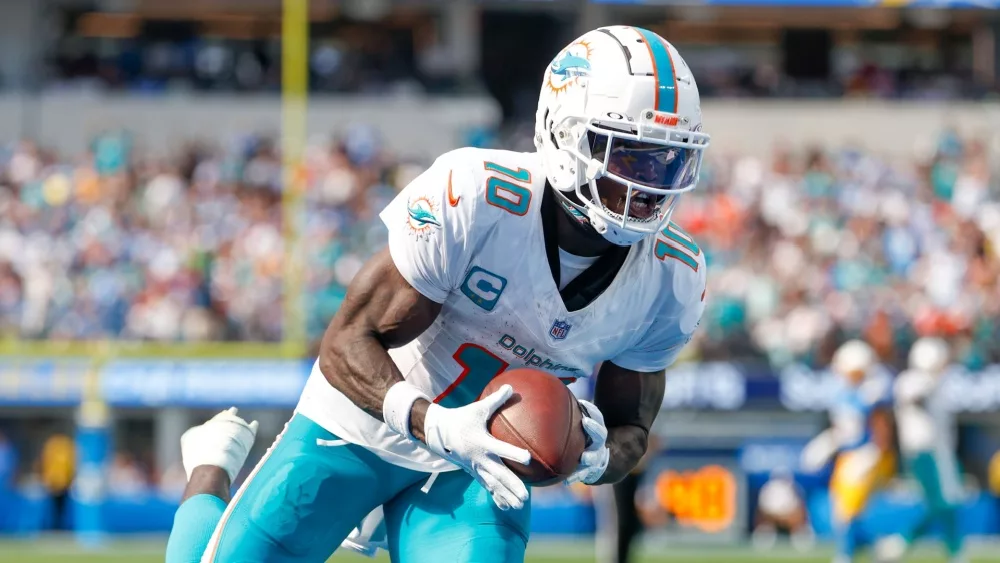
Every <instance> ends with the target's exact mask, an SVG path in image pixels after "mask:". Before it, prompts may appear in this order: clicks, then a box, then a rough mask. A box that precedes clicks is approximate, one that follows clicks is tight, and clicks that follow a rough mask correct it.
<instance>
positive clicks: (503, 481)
mask: <svg viewBox="0 0 1000 563" xmlns="http://www.w3.org/2000/svg"><path fill="white" fill-rule="evenodd" d="M513 393H514V389H513V388H512V387H511V386H510V385H504V386H503V387H501V388H500V389H498V390H497V391H496V392H494V393H493V394H492V395H490V396H488V397H486V398H484V399H481V400H479V401H476V402H475V403H471V404H469V405H466V406H464V407H458V408H453V409H449V408H445V407H442V406H440V405H436V404H431V405H430V407H428V409H427V415H426V416H425V418H424V436H425V440H426V443H427V447H429V448H430V449H431V451H433V452H434V453H436V454H438V455H440V456H441V457H443V458H445V459H447V460H449V461H451V462H452V463H454V464H456V465H458V466H460V467H462V468H463V469H465V470H466V471H468V472H469V473H470V474H471V475H472V476H473V477H475V479H476V481H478V482H479V484H480V485H482V486H483V487H484V488H485V489H486V490H487V491H489V492H490V494H491V495H493V502H495V503H496V505H497V506H498V507H500V508H501V509H502V510H508V509H511V508H513V509H519V508H522V507H523V506H524V503H525V502H526V501H527V500H528V488H527V487H526V486H525V485H524V483H523V482H522V481H521V479H519V478H518V477H517V475H514V472H512V471H511V470H510V469H508V468H507V466H506V465H504V464H503V461H502V460H501V459H500V458H504V459H509V460H511V461H515V462H517V463H520V464H522V465H527V464H528V463H529V462H530V461H531V454H530V453H528V450H525V449H523V448H519V447H517V446H514V445H511V444H508V443H507V442H503V441H501V440H498V439H496V438H494V437H493V435H492V434H490V432H489V430H488V429H487V426H486V422H487V421H488V420H489V419H490V417H491V416H493V413H494V412H496V410H497V409H499V408H500V407H501V406H503V404H504V403H506V402H507V400H508V399H510V397H511V395H513Z"/></svg>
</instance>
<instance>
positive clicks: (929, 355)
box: [909, 337, 948, 375]
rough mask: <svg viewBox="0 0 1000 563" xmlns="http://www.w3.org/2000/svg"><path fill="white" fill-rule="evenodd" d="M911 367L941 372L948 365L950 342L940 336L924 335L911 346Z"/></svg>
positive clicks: (934, 372)
mask: <svg viewBox="0 0 1000 563" xmlns="http://www.w3.org/2000/svg"><path fill="white" fill-rule="evenodd" d="M909 360H910V368H912V369H916V370H920V371H925V372H928V373H932V374H935V375H937V374H940V373H941V372H943V371H944V370H945V368H947V367H948V344H946V343H945V341H944V340H941V339H940V338H930V337H924V338H921V339H920V340H917V341H916V342H914V343H913V347H912V348H910V358H909Z"/></svg>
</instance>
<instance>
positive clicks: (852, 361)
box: [802, 340, 896, 563]
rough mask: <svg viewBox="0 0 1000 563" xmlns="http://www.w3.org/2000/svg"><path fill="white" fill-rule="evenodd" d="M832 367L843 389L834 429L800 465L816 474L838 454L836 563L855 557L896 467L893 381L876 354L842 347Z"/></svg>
mask: <svg viewBox="0 0 1000 563" xmlns="http://www.w3.org/2000/svg"><path fill="white" fill-rule="evenodd" d="M830 367H831V369H832V370H833V372H834V373H836V374H837V375H838V376H839V377H840V378H841V380H842V381H843V383H844V387H843V389H842V390H841V391H840V392H839V393H838V394H837V396H836V398H835V399H834V403H833V406H832V407H831V408H830V423H831V426H830V428H829V429H828V430H825V431H823V432H822V433H820V434H819V435H818V436H816V437H815V438H813V439H812V440H811V441H810V442H809V444H808V445H806V447H805V449H804V450H803V452H802V465H803V468H804V469H805V470H807V471H818V470H819V469H821V468H822V467H823V466H824V465H826V463H827V462H828V461H829V460H830V459H831V458H832V457H834V456H836V462H835V465H834V469H833V475H832V476H831V478H830V496H831V500H832V504H833V525H834V533H835V535H836V540H837V555H836V557H835V558H834V562H835V563H847V562H849V561H852V560H853V559H854V552H855V551H856V547H857V543H858V536H859V534H858V529H857V527H858V518H859V517H860V516H861V513H862V512H863V511H864V509H865V507H866V506H867V504H868V500H869V498H870V497H871V495H872V493H873V492H874V491H876V490H877V489H878V488H879V487H880V486H882V485H883V484H884V483H885V482H886V481H888V479H889V478H891V477H892V474H893V472H894V471H895V467H896V466H895V457H894V455H893V439H894V438H893V426H892V414H891V411H890V410H889V405H891V383H892V382H891V380H890V378H889V376H888V374H887V373H884V372H881V371H879V369H878V365H877V357H876V355H875V351H874V350H872V348H871V346H869V345H868V344H866V343H865V342H862V341H860V340H851V341H848V342H846V343H844V344H843V345H842V346H841V347H840V348H838V349H837V352H836V353H835V354H834V356H833V362H832V364H831V366H830Z"/></svg>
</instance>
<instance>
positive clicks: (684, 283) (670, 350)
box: [611, 252, 707, 372]
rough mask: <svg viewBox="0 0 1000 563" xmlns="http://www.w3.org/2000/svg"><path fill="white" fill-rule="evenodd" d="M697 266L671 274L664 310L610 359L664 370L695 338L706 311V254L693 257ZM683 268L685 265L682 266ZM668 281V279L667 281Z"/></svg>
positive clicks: (637, 367)
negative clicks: (671, 298) (669, 295)
mask: <svg viewBox="0 0 1000 563" xmlns="http://www.w3.org/2000/svg"><path fill="white" fill-rule="evenodd" d="M695 264H697V268H696V269H695V270H694V271H692V270H691V269H686V270H681V271H680V272H681V273H679V274H678V275H675V276H674V279H673V284H674V295H676V300H674V301H672V302H671V303H670V305H669V306H666V307H664V309H665V310H663V311H661V312H659V313H658V314H657V315H656V316H655V317H654V318H653V319H652V322H651V324H650V325H649V328H648V329H647V330H646V332H645V333H644V334H643V335H642V337H640V338H639V340H638V341H637V342H636V343H635V345H633V346H632V347H631V348H630V349H628V350H626V351H625V352H623V353H621V354H619V355H618V356H617V357H615V358H612V360H611V361H612V362H613V363H614V364H615V365H617V366H621V367H623V368H625V369H630V370H634V371H641V372H654V371H660V370H662V369H666V368H667V367H669V366H670V365H671V364H673V363H674V361H675V360H676V359H677V356H678V355H680V353H681V350H683V349H684V346H685V345H686V344H687V343H688V342H690V341H691V338H692V337H694V331H695V330H696V329H697V328H698V325H700V324H701V316H702V314H703V313H704V311H705V282H706V281H707V278H706V274H705V270H706V266H705V254H704V253H703V252H702V253H699V255H698V257H697V259H696V260H695ZM685 268H686V266H685ZM668 283H669V282H668Z"/></svg>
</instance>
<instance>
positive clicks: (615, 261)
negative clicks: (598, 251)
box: [541, 183, 635, 312]
mask: <svg viewBox="0 0 1000 563" xmlns="http://www.w3.org/2000/svg"><path fill="white" fill-rule="evenodd" d="M554 191H555V190H554V189H553V188H552V187H551V186H549V185H548V183H546V185H545V190H544V193H543V194H542V206H541V213H542V234H543V236H544V237H545V257H546V258H547V259H548V261H549V270H550V271H551V272H552V279H553V280H554V281H555V284H556V287H559V280H560V271H559V269H560V267H559V235H558V232H559V228H558V225H557V224H556V221H558V220H559V218H558V216H557V215H556V214H557V213H561V211H560V210H559V202H558V201H556V196H555V193H554ZM633 246H635V245H633ZM631 250H632V247H631V246H612V247H611V248H609V249H608V250H607V251H606V252H605V253H604V254H602V255H601V257H600V258H598V259H597V261H596V262H594V263H593V264H591V265H590V267H589V268H587V269H586V270H584V271H583V272H582V273H581V274H580V275H579V276H577V277H576V278H575V279H574V280H573V281H571V282H569V283H568V284H567V285H566V287H564V288H562V289H561V290H560V291H559V295H560V297H562V300H563V305H565V307H566V311H568V312H573V311H579V310H580V309H583V308H584V307H586V306H587V305H590V304H591V303H593V301H594V300H595V299H597V298H598V297H599V296H600V295H601V293H603V292H604V290H605V289H607V288H608V286H610V285H611V282H613V281H614V279H615V276H616V275H618V271H619V270H621V267H622V265H623V264H624V263H625V259H626V258H628V254H629V252H630V251H631Z"/></svg>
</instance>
